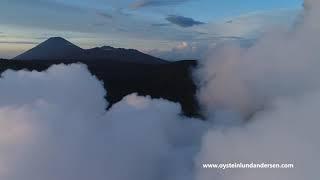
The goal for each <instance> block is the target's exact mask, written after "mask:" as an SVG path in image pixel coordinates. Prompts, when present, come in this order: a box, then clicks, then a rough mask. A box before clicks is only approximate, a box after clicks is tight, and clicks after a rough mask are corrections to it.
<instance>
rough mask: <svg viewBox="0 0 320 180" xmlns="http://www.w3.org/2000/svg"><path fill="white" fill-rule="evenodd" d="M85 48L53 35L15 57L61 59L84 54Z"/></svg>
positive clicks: (71, 58)
mask: <svg viewBox="0 0 320 180" xmlns="http://www.w3.org/2000/svg"><path fill="white" fill-rule="evenodd" d="M83 51H84V50H83V49H81V48H80V47H78V46H76V45H74V44H72V43H71V42H69V41H67V40H66V39H64V38H62V37H51V38H49V39H47V40H46V41H44V42H42V43H41V44H39V45H38V46H36V47H34V48H32V49H30V50H29V51H27V52H25V53H23V54H21V55H19V56H17V57H15V58H14V59H19V60H43V59H46V60H61V59H68V60H73V59H75V56H74V55H78V54H82V53H83Z"/></svg>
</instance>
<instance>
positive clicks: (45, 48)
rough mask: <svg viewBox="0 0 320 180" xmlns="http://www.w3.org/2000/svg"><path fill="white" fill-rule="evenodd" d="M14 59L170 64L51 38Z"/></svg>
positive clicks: (132, 52) (134, 53) (124, 51)
mask: <svg viewBox="0 0 320 180" xmlns="http://www.w3.org/2000/svg"><path fill="white" fill-rule="evenodd" d="M13 59H14V60H59V61H70V60H79V61H90V60H112V61H121V62H133V63H140V64H163V63H168V62H167V61H165V60H162V59H160V58H156V57H153V56H150V55H148V54H144V53H142V52H140V51H138V50H135V49H123V48H113V47H110V46H103V47H96V48H92V49H82V48H80V47H78V46H76V45H74V44H72V43H71V42H69V41H67V40H65V39H63V38H61V37H53V38H49V39H48V40H46V41H44V42H43V43H41V44H39V45H38V46H36V47H34V48H32V49H30V50H28V51H27V52H25V53H23V54H21V55H19V56H17V57H15V58H13Z"/></svg>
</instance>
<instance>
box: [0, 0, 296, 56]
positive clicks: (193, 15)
mask: <svg viewBox="0 0 320 180" xmlns="http://www.w3.org/2000/svg"><path fill="white" fill-rule="evenodd" d="M301 5H302V1H301V0H268V1H261V0H1V1H0V56H1V57H6V58H8V57H13V56H15V55H17V54H19V53H21V52H22V51H24V50H27V49H29V48H31V47H33V46H35V45H36V44H37V43H39V42H41V41H43V40H45V39H46V38H49V37H51V36H62V37H65V38H66V39H68V40H70V41H72V42H74V43H76V44H77V45H79V46H81V47H83V48H89V47H94V46H102V45H111V46H115V47H124V48H136V49H139V50H143V51H150V52H154V53H157V52H158V53H159V52H166V51H171V50H172V49H174V50H177V49H179V48H183V47H185V46H190V45H191V44H205V43H211V44H214V43H219V42H221V41H225V40H234V39H251V38H255V37H256V36H257V35H258V34H259V33H261V32H263V30H264V29H267V27H271V26H273V25H286V24H288V25H289V24H290V23H292V21H294V18H295V17H296V15H297V14H298V12H299V10H301Z"/></svg>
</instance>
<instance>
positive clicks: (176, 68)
mask: <svg viewBox="0 0 320 180" xmlns="http://www.w3.org/2000/svg"><path fill="white" fill-rule="evenodd" d="M77 62H81V63H83V64H86V65H87V66H88V69H89V71H90V72H91V73H92V74H93V75H95V76H96V77H97V78H98V79H99V80H102V81H103V82H104V87H105V89H106V90H107V96H106V100H107V101H108V102H109V103H110V106H109V108H110V107H112V105H113V104H115V103H117V102H119V101H120V100H121V99H122V98H123V97H125V96H126V95H129V94H132V93H138V94H139V95H142V96H146V95H150V96H151V97H152V98H163V99H167V100H170V101H173V102H177V103H180V104H181V107H182V111H183V114H184V115H186V116H189V117H200V111H199V109H200V108H199V104H198V102H197V99H196V97H195V94H196V90H197V88H196V85H195V83H194V81H193V78H192V73H191V70H192V68H194V67H195V66H196V65H197V61H193V60H187V61H179V62H168V63H156V64H145V63H142V64H141V63H132V62H124V61H114V60H108V61H101V60H90V61H85V60H81V61H75V60H70V61H65V60H63V61H57V60H28V61H20V60H0V73H2V72H4V71H5V70H7V69H12V70H22V69H25V70H30V71H31V70H36V71H44V70H46V69H48V68H49V67H50V66H51V65H53V64H61V63H64V64H71V63H77Z"/></svg>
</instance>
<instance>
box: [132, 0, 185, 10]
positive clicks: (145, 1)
mask: <svg viewBox="0 0 320 180" xmlns="http://www.w3.org/2000/svg"><path fill="white" fill-rule="evenodd" d="M187 1H189V0H138V1H135V2H134V3H132V4H131V5H130V7H131V8H133V9H138V8H142V7H148V6H170V5H177V4H182V3H185V2H187Z"/></svg>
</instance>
